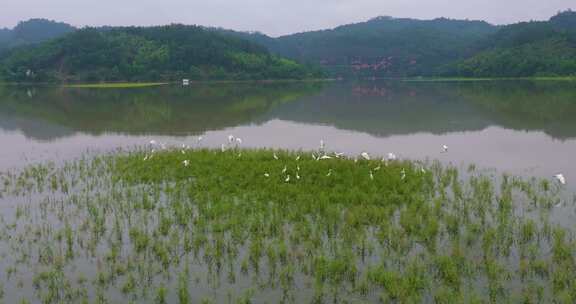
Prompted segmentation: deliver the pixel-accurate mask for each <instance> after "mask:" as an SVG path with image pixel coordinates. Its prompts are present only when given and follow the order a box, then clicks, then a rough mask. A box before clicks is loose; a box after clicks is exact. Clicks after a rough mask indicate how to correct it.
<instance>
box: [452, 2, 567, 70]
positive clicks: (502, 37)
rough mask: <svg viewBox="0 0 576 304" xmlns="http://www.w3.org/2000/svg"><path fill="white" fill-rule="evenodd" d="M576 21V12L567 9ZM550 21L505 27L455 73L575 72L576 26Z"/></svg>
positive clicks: (457, 67) (463, 62)
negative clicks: (565, 25) (566, 26)
mask: <svg viewBox="0 0 576 304" xmlns="http://www.w3.org/2000/svg"><path fill="white" fill-rule="evenodd" d="M559 16H564V17H565V18H566V19H568V20H572V19H574V20H576V12H566V13H562V14H561V15H559ZM556 18H558V16H556V17H553V18H552V19H551V20H550V21H548V22H524V23H518V24H513V25H509V26H506V27H504V28H502V29H501V30H500V31H498V32H497V33H496V34H494V35H493V36H491V37H490V38H489V39H488V40H487V41H485V42H484V46H483V47H482V48H481V50H480V52H479V53H478V54H476V55H474V56H473V57H472V58H470V59H466V60H464V61H462V62H460V63H458V64H457V65H456V70H455V71H449V72H448V73H456V74H458V75H462V76H472V77H522V76H536V77H538V76H558V75H576V27H570V28H565V27H563V26H558V22H556V21H555V20H557V19H556Z"/></svg>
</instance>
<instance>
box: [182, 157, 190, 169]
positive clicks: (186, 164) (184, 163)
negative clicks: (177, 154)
mask: <svg viewBox="0 0 576 304" xmlns="http://www.w3.org/2000/svg"><path fill="white" fill-rule="evenodd" d="M182 164H183V165H184V167H188V166H189V165H190V161H189V160H187V159H186V160H184V161H183V162H182Z"/></svg>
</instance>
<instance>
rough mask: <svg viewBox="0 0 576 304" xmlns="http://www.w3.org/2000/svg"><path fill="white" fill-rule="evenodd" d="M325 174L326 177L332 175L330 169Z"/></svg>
mask: <svg viewBox="0 0 576 304" xmlns="http://www.w3.org/2000/svg"><path fill="white" fill-rule="evenodd" d="M326 176H328V177H330V176H332V169H330V170H328V174H326Z"/></svg>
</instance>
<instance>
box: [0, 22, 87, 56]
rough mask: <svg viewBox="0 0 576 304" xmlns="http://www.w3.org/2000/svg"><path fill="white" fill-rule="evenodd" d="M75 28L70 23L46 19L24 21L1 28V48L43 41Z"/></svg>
mask: <svg viewBox="0 0 576 304" xmlns="http://www.w3.org/2000/svg"><path fill="white" fill-rule="evenodd" d="M75 30H76V28H75V27H73V26H71V25H69V24H66V23H62V22H56V21H51V20H46V19H30V20H28V21H22V22H20V23H18V25H17V26H16V27H14V28H13V29H0V49H5V48H10V47H15V46H19V45H27V44H35V43H41V42H44V41H48V40H50V39H53V38H56V37H60V36H63V35H65V34H67V33H70V32H73V31H75Z"/></svg>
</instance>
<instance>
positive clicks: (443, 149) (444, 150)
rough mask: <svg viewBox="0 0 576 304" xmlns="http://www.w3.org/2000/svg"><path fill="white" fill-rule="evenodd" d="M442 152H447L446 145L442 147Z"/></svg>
mask: <svg viewBox="0 0 576 304" xmlns="http://www.w3.org/2000/svg"><path fill="white" fill-rule="evenodd" d="M442 152H443V153H446V152H448V146H447V145H442Z"/></svg>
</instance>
